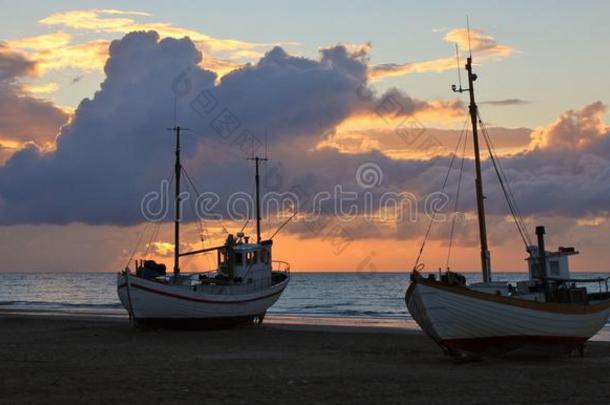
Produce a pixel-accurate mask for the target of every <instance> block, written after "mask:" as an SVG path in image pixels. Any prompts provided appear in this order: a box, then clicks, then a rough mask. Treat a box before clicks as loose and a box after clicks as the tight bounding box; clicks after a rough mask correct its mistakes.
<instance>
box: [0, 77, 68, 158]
mask: <svg viewBox="0 0 610 405" xmlns="http://www.w3.org/2000/svg"><path fill="white" fill-rule="evenodd" d="M0 111H2V114H1V115H0V140H3V141H7V140H8V141H14V142H18V143H23V144H25V143H27V142H30V141H33V142H36V143H37V144H38V145H40V146H44V147H47V144H49V143H51V144H52V143H53V142H54V140H55V136H56V135H57V133H58V131H59V127H60V126H61V125H63V124H64V123H66V121H67V120H68V115H67V114H66V113H65V112H64V111H62V110H61V109H60V108H58V107H56V106H55V105H53V103H51V102H49V101H46V100H42V99H39V98H36V97H32V96H30V95H27V94H24V93H23V92H22V91H21V90H20V89H19V88H18V87H16V86H11V85H6V84H4V85H3V84H0Z"/></svg>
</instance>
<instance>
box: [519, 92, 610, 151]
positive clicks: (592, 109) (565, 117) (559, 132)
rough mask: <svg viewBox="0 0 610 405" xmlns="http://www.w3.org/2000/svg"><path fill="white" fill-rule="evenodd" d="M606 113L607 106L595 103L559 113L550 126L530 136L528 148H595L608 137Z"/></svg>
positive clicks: (609, 131) (608, 128) (608, 129)
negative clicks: (597, 143)
mask: <svg viewBox="0 0 610 405" xmlns="http://www.w3.org/2000/svg"><path fill="white" fill-rule="evenodd" d="M606 110H607V106H606V105H605V104H604V103H602V102H601V101H597V102H595V103H592V104H589V105H587V106H585V107H583V108H581V109H580V110H569V111H566V112H564V113H562V114H561V115H560V116H559V118H557V120H556V121H555V122H553V123H552V124H551V125H549V126H547V127H545V128H539V129H537V130H536V131H534V132H533V133H532V137H531V142H530V145H529V149H530V150H536V149H541V150H544V149H556V150H559V149H569V150H575V149H576V150H578V149H586V148H591V147H593V148H594V147H595V144H596V142H599V141H600V140H602V139H604V138H607V137H608V136H609V134H610V127H607V126H606V124H605V123H604V113H605V112H606Z"/></svg>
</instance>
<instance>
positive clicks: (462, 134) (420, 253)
mask: <svg viewBox="0 0 610 405" xmlns="http://www.w3.org/2000/svg"><path fill="white" fill-rule="evenodd" d="M467 125H468V117H466V120H464V126H463V127H462V132H460V136H459V139H458V142H457V144H456V145H455V150H454V151H453V154H452V156H451V161H450V162H449V167H448V168H447V174H446V175H445V179H444V180H443V185H442V187H441V190H440V192H441V194H442V193H443V192H444V191H445V187H446V186H447V181H448V180H449V175H450V174H451V169H452V168H453V162H454V161H455V157H456V155H457V151H458V149H459V146H460V144H461V143H462V137H463V136H464V132H465V131H466V126H467ZM435 217H436V212H433V213H432V216H431V217H430V222H429V223H428V229H427V230H426V234H425V236H424V240H423V241H422V244H421V247H420V248H419V253H418V254H417V258H416V259H415V264H414V265H413V270H416V269H417V267H418V265H419V260H420V259H421V255H422V253H423V251H424V247H425V246H426V242H427V241H428V237H429V236H430V230H431V229H432V224H433V222H434V218H435Z"/></svg>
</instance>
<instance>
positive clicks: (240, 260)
mask: <svg viewBox="0 0 610 405" xmlns="http://www.w3.org/2000/svg"><path fill="white" fill-rule="evenodd" d="M243 264H244V256H243V254H242V253H235V265H236V266H241V265H243Z"/></svg>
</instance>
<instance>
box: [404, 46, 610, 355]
mask: <svg viewBox="0 0 610 405" xmlns="http://www.w3.org/2000/svg"><path fill="white" fill-rule="evenodd" d="M458 65H459V57H458ZM458 67H459V66H458ZM466 71H467V73H468V83H469V88H468V89H462V87H461V84H460V87H459V89H458V88H457V87H456V86H453V87H452V88H453V90H454V91H457V92H462V91H468V92H469V95H470V106H469V110H470V121H471V124H472V135H473V141H474V142H473V143H474V156H475V171H476V197H477V211H478V223H479V236H480V246H481V263H482V273H483V281H482V282H477V283H472V284H470V285H466V279H465V277H464V276H462V275H460V274H458V273H454V272H450V271H449V269H448V268H447V271H446V272H445V273H440V270H439V273H440V274H439V277H438V279H437V277H436V276H435V275H434V274H430V275H428V276H427V277H425V276H424V275H423V274H422V273H421V270H422V269H423V265H422V264H421V263H419V258H420V256H421V251H422V250H423V247H424V245H425V240H426V238H427V236H428V233H427V235H426V238H424V244H422V248H421V249H420V256H418V259H417V261H416V263H415V266H414V268H413V272H412V274H411V284H410V286H409V288H408V289H407V292H406V296H405V301H406V304H407V307H408V309H409V312H410V313H411V315H412V316H413V319H415V321H416V322H417V323H418V325H419V326H420V327H421V329H422V330H423V331H424V332H425V333H426V334H427V335H428V336H429V337H431V338H432V339H433V340H434V341H435V342H436V343H437V344H438V345H439V346H440V347H441V348H442V349H443V350H444V351H445V353H447V354H450V355H455V356H472V355H481V354H491V353H503V352H506V351H509V350H512V349H516V348H521V347H524V346H528V347H535V348H537V349H548V348H553V349H560V350H563V351H566V350H567V351H570V352H571V351H572V350H574V349H576V350H578V351H579V352H580V353H581V355H582V353H583V349H584V345H585V343H586V341H587V340H588V339H589V338H591V337H592V336H593V335H595V334H596V333H597V332H598V331H599V330H600V329H601V328H603V327H604V325H606V323H607V321H608V318H609V315H610V312H609V308H610V299H609V297H610V295H609V294H608V281H607V280H608V279H607V278H598V279H588V280H582V279H572V278H571V277H570V270H569V266H568V257H569V256H572V255H575V254H578V252H577V251H575V250H574V248H559V249H558V250H557V251H555V252H548V251H546V249H545V245H544V233H545V230H544V227H542V226H539V227H537V228H536V234H537V239H538V241H537V242H538V245H537V246H534V245H533V244H532V243H531V241H530V240H529V236H528V233H527V227H526V226H525V223H524V221H523V219H522V218H521V216H520V215H519V210H518V209H517V207H516V202H515V201H514V197H513V196H512V192H511V191H510V186H509V185H508V184H506V177H505V176H504V175H503V173H502V170H501V166H499V164H498V162H497V159H496V158H495V156H494V153H493V147H492V146H491V144H490V140H489V138H488V135H487V133H486V130H485V127H484V126H482V128H481V129H482V131H483V135H484V137H485V141H486V142H487V145H488V148H489V149H490V158H491V161H492V163H493V167H494V169H495V170H496V173H497V174H498V179H499V181H500V184H501V186H502V190H503V191H504V195H505V197H506V199H507V201H508V204H509V208H510V211H511V213H512V214H513V217H514V219H515V222H516V225H517V228H518V230H519V232H520V234H521V236H522V238H523V239H524V242H526V243H525V245H526V250H527V252H528V254H529V256H528V257H527V262H528V265H529V279H527V280H524V281H521V282H517V283H516V286H513V285H509V284H508V283H507V282H501V281H495V282H494V281H492V280H491V264H490V255H489V250H488V247H487V232H486V223H485V206H484V195H483V180H482V177H481V162H480V154H479V139H478V131H477V130H478V127H477V123H478V122H477V121H479V122H480V123H481V125H483V124H482V120H480V117H479V115H478V109H477V105H476V103H475V98H474V81H475V80H476V79H477V76H476V74H474V73H473V72H472V55H470V57H468V59H467V64H466ZM465 144H466V141H465V140H464V146H465ZM458 146H459V142H458ZM456 150H457V148H456ZM454 156H455V155H454ZM449 171H451V166H450V168H449ZM447 176H449V172H448V174H447ZM460 176H461V175H460ZM460 179H461V177H460ZM458 190H459V186H458ZM458 193H459V192H458ZM431 224H432V221H431ZM449 246H451V245H450V244H449ZM587 282H595V283H598V284H599V286H600V292H597V293H588V291H587V288H586V287H582V284H583V283H587ZM602 285H605V292H601V291H602V287H601V286H602Z"/></svg>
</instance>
